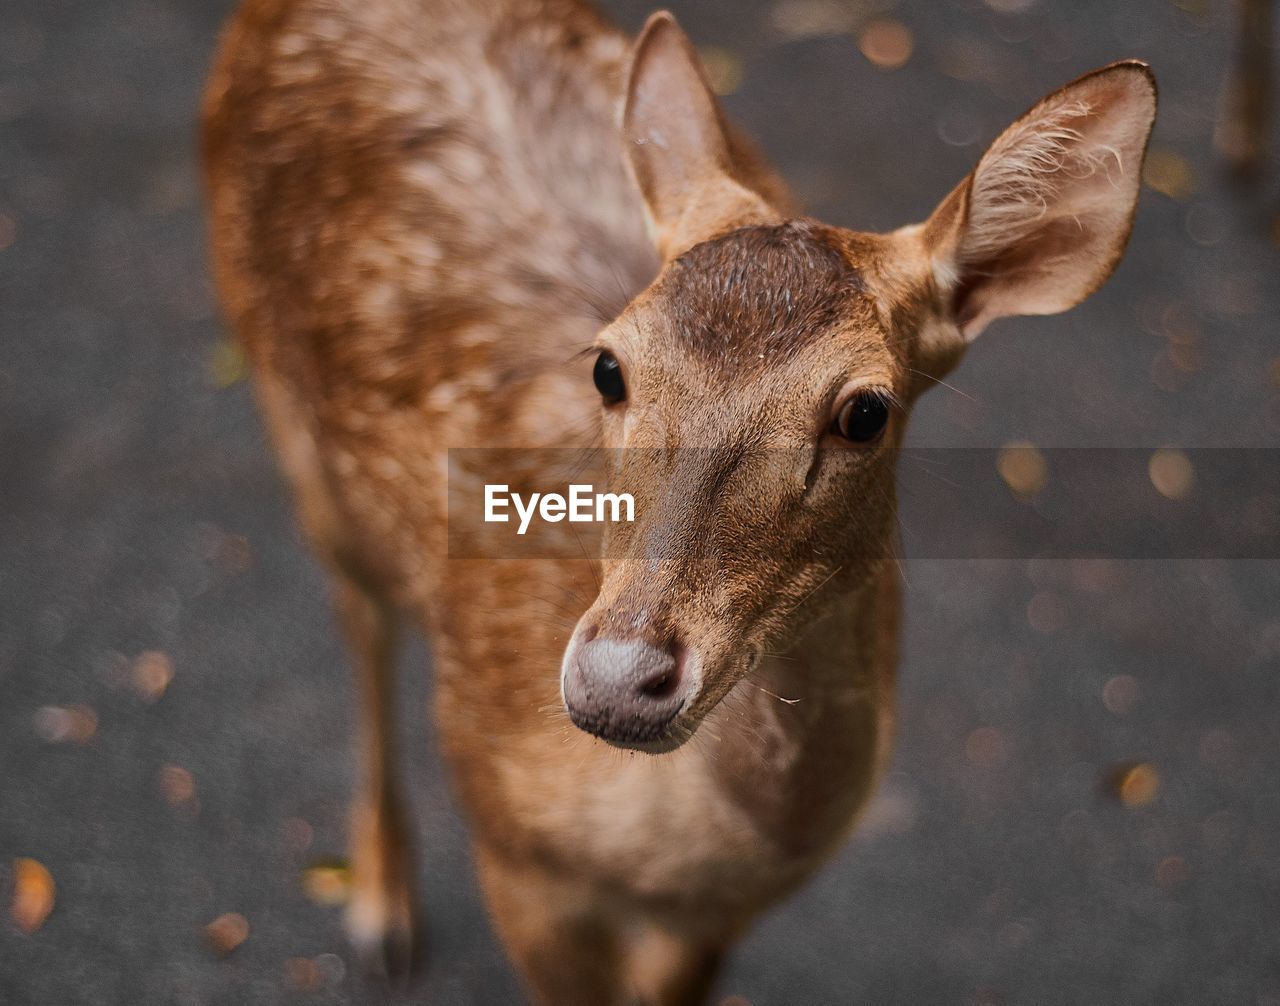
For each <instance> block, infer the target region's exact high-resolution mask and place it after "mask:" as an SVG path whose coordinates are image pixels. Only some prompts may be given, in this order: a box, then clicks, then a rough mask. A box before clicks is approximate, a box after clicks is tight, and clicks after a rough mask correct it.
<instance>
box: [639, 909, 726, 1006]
mask: <svg viewBox="0 0 1280 1006" xmlns="http://www.w3.org/2000/svg"><path fill="white" fill-rule="evenodd" d="M730 942H731V937H730V936H729V935H728V934H726V935H725V936H724V938H723V939H715V940H711V939H705V938H703V939H700V938H697V937H693V936H685V935H681V934H677V933H673V932H671V931H669V930H667V929H665V928H663V927H660V926H658V925H654V924H645V925H644V926H643V927H642V928H641V930H640V932H639V934H638V936H637V937H636V939H635V940H634V941H633V942H632V943H631V945H630V946H629V947H628V949H627V960H626V967H627V985H628V987H629V988H631V989H632V990H633V992H634V995H635V1001H636V1002H637V1003H641V1004H643V1006H699V1004H700V1003H704V1002H706V1001H707V997H708V996H709V995H710V994H711V987H712V986H713V985H714V984H715V980H716V975H717V974H718V973H719V971H720V965H721V963H722V962H723V960H724V954H725V948H726V947H727V946H728V945H729V943H730Z"/></svg>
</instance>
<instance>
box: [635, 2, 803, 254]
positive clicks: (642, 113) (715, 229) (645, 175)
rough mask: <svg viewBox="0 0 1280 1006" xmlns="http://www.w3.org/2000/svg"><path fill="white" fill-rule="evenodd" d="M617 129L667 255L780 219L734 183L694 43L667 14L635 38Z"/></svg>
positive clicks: (728, 146)
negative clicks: (710, 239)
mask: <svg viewBox="0 0 1280 1006" xmlns="http://www.w3.org/2000/svg"><path fill="white" fill-rule="evenodd" d="M622 134H623V138H624V140H625V144H626V152H627V158H628V160H629V161H630V164H631V170H632V173H633V174H634V175H635V179H636V182H637V183H638V184H639V186H640V192H641V194H642V195H643V196H644V201H645V204H646V206H647V207H648V210H649V217H650V220H651V221H652V223H653V226H654V231H655V239H656V241H657V245H658V251H659V253H660V254H661V255H662V257H663V259H664V260H670V259H672V258H675V257H676V256H677V255H679V254H680V253H681V252H683V251H686V250H687V249H689V248H690V247H692V246H693V245H695V244H697V243H699V242H700V241H705V240H707V239H709V238H711V237H715V236H716V235H718V234H722V233H724V232H725V231H727V230H731V229H732V228H734V227H738V226H743V225H744V224H747V223H758V222H764V221H766V220H768V221H772V220H774V219H775V218H777V216H778V215H777V213H776V212H775V211H773V210H772V209H771V208H770V207H769V205H768V204H767V203H766V202H765V200H764V199H763V198H762V197H761V196H760V195H759V194H757V193H756V192H754V191H752V190H751V189H749V188H747V187H746V186H744V185H742V184H741V183H740V182H739V181H738V180H737V177H736V176H737V174H738V167H737V165H736V164H735V160H734V144H733V142H732V141H731V139H730V137H729V131H728V129H727V127H726V125H725V120H724V116H723V113H722V112H721V111H720V104H719V102H718V101H717V100H716V96H715V94H714V93H713V92H712V90H711V86H710V85H709V84H708V83H707V78H706V75H705V73H704V72H703V69H702V62H701V60H700V59H699V58H698V53H697V51H696V50H695V49H694V47H693V43H692V42H690V41H689V38H688V36H687V35H685V33H684V32H683V31H682V30H681V29H680V25H679V24H677V23H676V19H675V17H673V16H672V15H671V14H670V13H669V12H667V11H659V12H658V13H656V14H654V15H653V16H652V17H650V18H649V21H648V23H647V24H646V25H645V26H644V30H643V31H642V32H641V33H640V38H639V39H638V40H637V42H636V45H635V51H634V53H633V55H632V60H631V71H630V76H629V79H628V81H627V92H626V105H625V108H624V110H623V116H622Z"/></svg>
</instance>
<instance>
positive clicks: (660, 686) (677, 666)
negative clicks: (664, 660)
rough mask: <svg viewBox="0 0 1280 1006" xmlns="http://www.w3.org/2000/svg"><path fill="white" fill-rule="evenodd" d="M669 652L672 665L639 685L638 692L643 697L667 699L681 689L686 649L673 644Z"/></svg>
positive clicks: (659, 670) (661, 669)
mask: <svg viewBox="0 0 1280 1006" xmlns="http://www.w3.org/2000/svg"><path fill="white" fill-rule="evenodd" d="M668 652H669V653H670V655H671V663H670V664H669V665H668V666H665V667H662V668H660V669H658V670H657V671H656V673H654V674H651V675H649V676H648V677H647V678H646V679H644V680H642V681H641V682H640V683H639V687H638V689H637V690H638V691H639V692H640V694H641V695H645V696H647V697H648V698H651V699H665V698H667V697H668V696H670V695H672V694H674V693H675V691H676V689H677V688H679V687H680V680H681V678H682V677H683V676H684V647H683V646H680V645H679V644H678V643H676V644H672V645H671V646H670V647H669V648H668Z"/></svg>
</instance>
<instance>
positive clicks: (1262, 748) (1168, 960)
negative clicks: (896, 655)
mask: <svg viewBox="0 0 1280 1006" xmlns="http://www.w3.org/2000/svg"><path fill="white" fill-rule="evenodd" d="M603 6H604V7H605V8H606V10H607V11H608V12H609V13H610V14H611V15H613V16H614V17H616V19H617V20H618V21H619V22H620V23H621V24H622V25H623V26H625V27H626V28H628V29H629V30H635V29H636V28H638V26H639V25H640V24H641V23H642V20H643V18H644V16H645V15H646V14H647V13H648V11H649V9H650V8H649V6H648V5H647V4H645V3H642V2H639V0H610V2H606V3H604V4H603ZM670 6H671V7H672V8H673V9H674V10H675V12H676V13H677V15H678V16H679V17H680V18H681V20H682V22H683V24H684V26H685V27H686V29H687V30H688V31H689V33H690V34H691V35H692V37H693V38H694V39H695V40H696V41H697V42H698V43H699V45H701V46H703V47H704V50H703V54H704V59H705V61H706V63H707V65H708V68H709V71H710V74H711V76H712V77H713V79H714V81H715V84H716V87H717V89H718V90H719V91H720V92H722V93H723V94H724V96H725V99H724V100H725V102H726V104H727V106H728V108H729V109H730V111H731V113H732V114H733V115H734V116H735V117H736V118H737V119H738V120H739V121H740V122H741V123H742V124H743V125H745V126H746V127H747V128H748V129H749V130H750V131H751V132H752V133H754V134H755V136H756V137H758V138H759V140H760V141H761V143H762V144H763V146H764V148H765V149H766V150H767V151H768V153H769V154H770V155H771V156H772V157H773V158H774V160H775V162H776V163H777V164H778V165H779V166H780V168H781V169H782V171H783V173H784V174H785V175H786V176H787V177H788V179H789V180H790V181H791V182H792V184H793V185H794V187H795V189H796V191H797V192H798V194H799V195H800V197H801V198H802V200H803V201H804V202H805V203H806V204H807V205H808V206H809V207H810V209H811V211H812V212H813V213H814V215H816V216H819V217H822V218H825V219H827V220H829V221H831V222H834V223H838V224H842V225H846V226H853V227H859V228H864V229H878V228H890V227H893V226H896V225H899V224H901V223H905V222H908V221H911V220H915V219H919V218H921V217H923V216H924V215H925V214H927V213H928V211H929V210H930V209H931V208H932V207H933V205H934V204H935V203H936V202H937V201H938V200H939V199H940V198H941V197H942V196H943V195H944V194H945V193H946V192H947V190H948V189H949V188H950V187H951V186H952V185H953V184H954V183H955V182H956V181H957V180H959V179H960V178H961V177H962V176H963V175H964V173H965V172H966V171H968V170H969V168H970V167H971V166H972V165H973V163H974V162H975V161H976V159H977V157H978V156H979V154H980V153H981V151H982V149H983V147H984V145H985V144H986V143H987V142H989V141H990V140H991V139H992V138H993V137H994V136H995V135H996V133H997V132H998V131H999V130H1000V129H1001V128H1002V127H1003V126H1004V125H1005V124H1007V123H1008V122H1009V121H1010V120H1011V119H1012V118H1013V117H1015V116H1016V115H1018V114H1019V113H1020V112H1021V111H1022V110H1023V109H1025V108H1026V107H1027V106H1028V105H1029V104H1031V103H1032V102H1033V101H1034V100H1035V99H1037V98H1038V97H1040V96H1041V95H1042V94H1043V93H1044V92H1046V91H1048V90H1050V89H1053V88H1055V87H1057V86H1059V85H1060V84H1062V83H1064V82H1065V81H1067V80H1069V79H1071V78H1072V77H1075V76H1076V75H1077V74H1079V73H1081V72H1083V71H1085V70H1087V69H1090V68H1092V67H1095V66H1098V65H1101V64H1104V63H1107V62H1109V61H1112V60H1115V59H1118V58H1122V57H1129V56H1136V57H1140V58H1143V59H1146V60H1149V61H1150V62H1151V64H1152V65H1153V67H1154V68H1155V71H1156V73H1157V76H1158V77H1159V81H1160V89H1161V109H1160V115H1159V119H1158V121H1157V125H1156V131H1155V137H1154V140H1153V144H1152V148H1151V156H1150V159H1149V164H1148V168H1147V174H1146V185H1145V191H1144V193H1143V198H1142V202H1141V206H1140V208H1139V212H1138V218H1137V225H1136V229H1135V232H1134V237H1133V242H1132V244H1131V245H1130V249H1129V253H1128V256H1127V258H1126V259H1125V261H1124V262H1123V264H1122V265H1121V266H1120V269H1119V272H1118V273H1117V274H1116V276H1115V277H1114V279H1113V280H1112V281H1111V282H1110V283H1109V284H1108V285H1107V286H1106V287H1105V288H1104V289H1102V290H1101V291H1100V292H1099V293H1098V294H1097V295H1096V296H1095V297H1094V298H1093V299H1091V300H1090V301H1088V302H1087V303H1086V304H1085V305H1084V306H1083V307H1082V308H1080V309H1078V310H1076V311H1074V312H1072V313H1070V314H1067V315H1063V316H1060V317H1055V318H1046V319H1027V320H1021V321H1015V322H1007V323H1002V324H1000V325H997V326H995V327H994V328H993V330H991V331H989V332H988V333H987V334H986V335H984V336H983V338H982V339H981V340H980V341H979V342H978V343H977V344H976V345H975V346H974V347H973V349H972V350H971V351H970V353H969V354H968V357H967V359H966V360H965V361H964V363H963V365H962V366H961V367H960V368H959V370H958V371H957V372H956V373H955V374H954V375H953V376H952V377H951V378H950V379H949V384H950V385H951V387H950V388H939V389H936V390H934V391H933V392H931V393H930V394H929V396H927V398H926V399H925V400H924V401H923V402H922V403H921V405H920V407H919V408H918V410H917V413H916V417H915V419H914V421H913V428H912V431H911V439H910V442H911V443H913V444H915V445H922V446H971V447H984V448H985V447H1000V446H1003V445H1009V444H1029V445H1035V446H1036V447H1037V448H1056V447H1072V446H1089V447H1121V446H1122V447H1130V448H1141V449H1144V450H1146V449H1149V450H1151V451H1152V452H1155V451H1156V450H1157V449H1160V448H1165V449H1167V450H1166V451H1165V453H1163V454H1161V455H1159V458H1160V459H1162V460H1159V461H1153V463H1152V467H1151V474H1152V483H1153V486H1152V488H1153V492H1159V493H1160V494H1162V495H1163V496H1164V497H1166V498H1168V499H1174V500H1176V499H1178V498H1182V497H1191V496H1194V494H1195V493H1196V488H1197V487H1196V482H1195V478H1194V468H1193V467H1191V462H1190V461H1188V459H1187V457H1186V456H1184V455H1181V454H1180V453H1179V452H1178V451H1177V450H1176V448H1179V447H1182V448H1188V447H1267V446H1273V447H1274V446H1277V445H1280V444H1278V442H1280V334H1278V331H1277V319H1278V318H1280V311H1278V309H1280V271H1278V270H1277V264H1278V261H1280V259H1278V255H1280V250H1278V249H1277V243H1278V242H1280V222H1278V221H1277V216H1276V210H1277V208H1278V206H1280V203H1278V202H1277V193H1278V192H1280V157H1277V156H1272V157H1271V158H1270V160H1269V161H1267V162H1265V163H1264V164H1263V166H1262V170H1261V173H1260V174H1259V176H1258V178H1257V179H1256V180H1255V181H1254V182H1253V183H1252V184H1251V185H1242V184H1238V183H1235V182H1232V181H1231V180H1230V179H1229V178H1228V177H1227V173H1226V172H1225V170H1224V166H1223V164H1222V162H1221V160H1220V158H1219V157H1218V156H1217V155H1215V153H1214V151H1213V148H1212V145H1211V137H1212V134H1213V129H1214V122H1215V116H1216V112H1217V106H1218V99H1219V93H1220V90H1221V85H1222V81H1223V78H1224V75H1225V73H1226V71H1227V67H1228V62H1229V58H1230V55H1231V53H1232V51H1233V48H1234V38H1235V34H1236V30H1235V25H1236V20H1235V16H1234V12H1233V8H1232V7H1231V6H1230V5H1229V4H1227V3H1224V2H1222V0H1175V2H1170V0H1141V2H1126V3H1119V4H1118V3H1112V2H1102V0H1055V2H1050V0H985V2H983V0H946V2H939V0H931V2H924V0H917V2H910V0H902V2H899V3H893V2H892V0H771V2H742V0H673V2H671V4H670ZM231 8H232V4H231V3H230V2H229V0H227V2H224V0H200V2H197V0H189V2H180V0H101V2H85V0H5V2H4V4H3V5H2V6H0V894H2V895H3V901H2V902H0V910H2V911H3V912H4V916H3V918H0V1002H3V1003H40V1004H44V1003H95V1004H96V1003H125V1002H127V1003H174V1002H177V1003H277V1002H286V1003H288V1002H299V1003H302V1002H320V1003H325V1002H327V1003H371V1002H383V1001H388V1002H399V1001H402V997H400V996H399V995H397V994H392V993H390V992H387V991H386V990H385V989H384V988H382V987H381V986H379V985H378V984H376V983H371V982H367V981H366V980H365V979H364V978H362V977H361V976H360V975H359V974H357V973H356V972H355V969H354V967H353V966H352V961H351V958H350V956H349V954H348V952H347V949H346V946H345V944H344V941H343V937H342V934H341V931H340V927H339V909H338V905H339V904H340V903H341V901H342V898H343V896H344V887H345V879H346V877H345V870H344V866H343V864H342V861H341V859H340V858H339V857H341V855H342V852H343V848H344V834H343V832H344V823H345V816H346V812H345V801H346V796H347V793H348V789H349V786H350V782H351V777H352V759H351V757H350V754H349V738H350V734H351V728H352V722H351V720H352V708H353V695H352V693H351V684H350V682H349V679H348V675H347V670H346V660H345V656H344V654H343V651H342V649H341V645H340V642H339V640H338V637H337V635H336V632H335V627H334V624H333V620H332V619H331V617H330V614H329V609H328V605H327V587H326V584H325V582H324V580H323V578H322V576H321V573H320V570H319V569H318V567H317V565H316V563H315V562H314V561H313V560H312V558H311V557H310V555H309V553H308V552H307V551H306V549H305V547H304V546H303V544H302V542H301V539H300V537H299V534H298V532H297V530H296V529H295V527H294V524H293V521H292V517H291V513H290V508H289V501H288V499H287V497H286V493H285V488H284V486H283V484H282V482H281V479H280V477H279V476H278V474H277V472H276V469H275V465H274V463H273V460H272V458H271V456H270V455H269V453H268V450H267V448H266V446H265V444H264V440H263V436H262V432H261V430H260V428H259V423H258V420H257V418H256V415H255V412H254V407H253V402H252V397H251V394H250V389H249V387H248V386H247V383H246V380H245V374H244V370H243V365H242V362H241V360H240V357H239V356H238V354H237V353H236V351H235V350H234V349H233V348H232V347H231V345H230V344H229V343H228V342H227V337H226V332H225V331H224V329H223V327H222V325H221V324H220V322H219V319H218V318H217V316H216V312H215V307H214V303H213V299H212V297H211V293H210V286H209V281H208V279H207V276H206V268H205V256H204V247H203V232H202V222H201V194H200V191H199V186H198V183H197V177H196V175H197V173H196V155H195V150H194V135H195V133H194V131H195V110H196V105H197V98H198V93H199V90H200V87H201V82H202V79H203V76H204V73H205V70H206V67H207V64H208V61H209V58H210V54H211V49H212V46H213V44H214V39H215V34H216V32H217V30H218V27H219V25H220V23H221V22H222V21H223V19H224V18H225V17H226V16H227V15H228V14H229V12H230V10H231ZM1274 153H1275V154H1276V155H1280V146H1277V148H1276V149H1275V151H1274ZM1023 456H1026V455H1023ZM1032 456H1033V455H1032ZM1153 457H1155V455H1154V453H1153ZM1030 471H1031V474H1030V475H1028V474H1027V469H1026V468H1025V467H1024V466H1019V465H1016V464H1015V465H1010V466H1007V467H1002V469H1001V471H1000V473H999V474H1000V475H1001V476H1002V477H1004V479H1005V481H1007V482H1008V483H1009V488H1010V489H1011V490H1014V491H1019V492H1025V491H1027V490H1028V488H1032V489H1034V485H1031V484H1030V483H1028V482H1027V479H1028V478H1030V479H1031V483H1034V482H1035V480H1036V477H1037V476H1036V471H1037V469H1036V468H1035V465H1034V464H1032V467H1031V470H1030ZM1264 505H1270V506H1272V507H1273V510H1272V515H1273V516H1274V506H1275V505H1276V501H1275V500H1274V499H1273V500H1272V501H1271V503H1270V504H1266V503H1265V501H1264ZM904 572H905V577H906V582H907V590H906V598H907V624H906V638H905V648H904V659H903V663H902V670H901V676H900V695H901V715H900V734H899V737H898V740H897V748H896V755H895V758H894V761H893V765H892V769H891V773H890V775H889V776H888V778H887V779H886V780H885V783H884V785H883V787H882V789H881V791H880V793H879V795H878V797H877V798H876V800H875V802H874V803H873V805H872V806H871V808H870V810H869V811H868V813H867V816H866V819H865V821H864V823H863V826H862V827H861V829H860V831H859V832H858V833H857V834H856V836H855V837H854V838H853V840H852V841H851V842H850V843H849V844H848V846H847V847H846V848H845V849H844V850H843V852H841V853H840V854H839V855H838V856H837V857H836V859H835V860H834V861H833V862H832V863H831V864H830V866H829V867H828V868H827V869H826V870H825V871H824V872H822V873H821V874H820V875H819V876H818V878H817V879H816V880H815V881H814V882H813V883H812V884H810V885H809V886H808V887H807V888H806V889H805V890H804V891H803V892H802V893H801V894H800V895H799V896H797V897H795V898H793V899H792V900H790V901H789V902H787V903H786V904H784V905H783V906H781V907H779V908H778V909H777V910H775V911H774V912H773V913H772V914H770V915H769V916H767V917H766V918H764V919H763V920H762V921H761V922H760V924H759V925H758V926H757V927H756V929H755V930H754V931H753V933H752V934H751V936H750V938H749V939H748V940H747V941H746V942H745V943H744V944H743V945H742V946H741V947H740V948H739V950H738V952H737V953H736V954H735V955H734V957H733V959H732V961H731V964H730V966H729V968H728V970H727V972H726V974H725V976H724V978H723V981H722V983H721V985H720V986H719V992H720V994H721V995H722V996H728V995H735V994H736V995H741V996H744V997H746V998H747V999H749V1000H750V1001H751V1002H752V1003H754V1004H756V1006H764V1004H773V1003H853V1002H868V1003H890V1002H892V1003H926V1002H929V1003H932V1002H938V1003H982V1004H1001V1003H1038V1004H1039V1003H1074V1002H1123V1003H1139V1002H1160V1003H1166V1002H1195V1003H1202V1002H1214V1003H1218V1002H1221V1003H1249V1004H1257V1006H1264V1004H1277V1003H1280V926H1278V925H1277V919H1280V783H1278V782H1277V780H1280V737H1278V736H1277V731H1276V729H1275V724H1276V722H1277V701H1276V700H1277V698H1278V697H1280V604H1277V600H1278V599H1280V564H1277V563H1276V562H1266V561H1223V560H1196V561H1169V560H1164V561H1161V560H1149V561H1116V560H1107V559H1095V560H1061V561H1045V560H1039V561H1001V562H996V561H964V562H954V561H953V562H943V561H925V560H913V561H910V562H908V563H907V564H906V568H905V571H904ZM428 660H429V657H428V654H427V652H426V650H425V648H424V647H423V646H422V645H421V644H415V646H414V647H413V648H411V650H410V652H408V653H407V654H406V655H405V657H404V661H403V663H404V665H405V668H406V670H407V671H408V673H405V674H404V675H403V684H402V689H401V691H402V695H403V702H402V703H401V709H402V710H403V717H402V718H403V724H402V730H403V733H404V735H405V742H404V745H403V750H404V751H405V753H406V755H407V757H406V759H405V762H404V765H403V771H404V773H405V776H406V777H407V782H408V785H409V787H410V792H411V793H412V795H413V803H414V811H415V813H416V828H417V834H418V838H419V847H420V850H421V859H422V864H421V865H422V871H421V876H420V887H421V890H422V891H423V894H424V901H425V905H426V907H427V911H428V925H429V932H428V939H429V942H430V946H431V959H430V962H429V964H428V968H427V972H426V974H425V975H424V976H423V978H422V979H421V982H420V985H419V986H418V987H417V989H416V995H418V996H421V997H422V998H424V999H425V1000H428V1001H431V1002H435V1003H485V1004H487V1003H506V1002H512V1001H516V1000H518V998H519V991H518V988H517V985H516V983H515V979H514V977H513V975H512V973H511V971H510V969H509V967H508V965H507V964H506V962H505V960H504V957H503V955H502V953H501V951H500V949H499V947H498V946H497V944H496V942H495V939H494V937H493V934H492V932H491V930H490V928H489V926H488V923H487V921H486V919H485V915H484V911H483V908H482V906H481V903H480V901H479V897H478V893H477V890H476V887H475V884H474V882H473V880H472V878H471V873H470V863H469V861H468V854H467V850H466V841H465V833H464V831H463V827H462V824H461V823H460V821H459V818H458V816H457V813H456V810H455V808H454V806H453V804H452V803H451V801H450V797H449V794H448V789H447V785H446V783H445V781H444V779H443V778H442V776H441V773H440V770H439V768H438V764H437V761H436V759H435V757H434V753H433V747H432V746H433V738H432V729H431V726H430V724H429V722H428V720H427V718H426V715H425V709H426V703H427V699H428V696H429V688H430V682H429V676H428V675H425V674H423V673H421V668H422V667H423V666H424V665H425V664H426V663H427V662H428Z"/></svg>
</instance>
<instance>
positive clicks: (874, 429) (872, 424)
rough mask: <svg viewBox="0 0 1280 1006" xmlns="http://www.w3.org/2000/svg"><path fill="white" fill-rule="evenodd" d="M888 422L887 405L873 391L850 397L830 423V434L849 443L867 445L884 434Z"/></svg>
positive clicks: (883, 399)
mask: <svg viewBox="0 0 1280 1006" xmlns="http://www.w3.org/2000/svg"><path fill="white" fill-rule="evenodd" d="M888 422H889V403H888V402H887V401H885V398H884V396H883V395H881V394H878V393H877V392H875V391H859V392H857V393H855V394H854V395H852V396H851V397H850V398H849V399H848V400H847V401H846V402H845V403H844V404H843V405H842V406H840V410H839V411H838V412H837V413H836V417H835V419H833V420H832V421H831V432H832V433H834V434H835V435H836V436H838V437H843V438H844V439H845V440H848V441H849V442H850V443H854V444H869V443H871V442H872V441H874V440H876V439H877V438H878V437H879V436H880V434H881V433H883V432H884V428H885V426H886V425H887V424H888Z"/></svg>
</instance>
